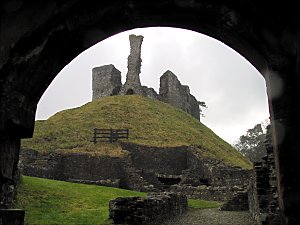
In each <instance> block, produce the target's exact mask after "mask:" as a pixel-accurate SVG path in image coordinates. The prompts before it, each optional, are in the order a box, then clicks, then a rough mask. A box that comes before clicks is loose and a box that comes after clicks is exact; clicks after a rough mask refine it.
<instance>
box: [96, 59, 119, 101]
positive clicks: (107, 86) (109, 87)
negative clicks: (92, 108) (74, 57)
mask: <svg viewBox="0 0 300 225" xmlns="http://www.w3.org/2000/svg"><path fill="white" fill-rule="evenodd" d="M92 77H93V81H92V89H93V98H92V99H93V100H95V99H98V98H101V97H105V96H111V95H117V94H119V92H120V89H121V87H122V82H121V72H120V71H119V70H117V69H116V68H115V67H114V66H113V65H111V64H110V65H105V66H100V67H95V68H93V69H92Z"/></svg>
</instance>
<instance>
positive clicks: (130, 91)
mask: <svg viewBox="0 0 300 225" xmlns="http://www.w3.org/2000/svg"><path fill="white" fill-rule="evenodd" d="M126 95H134V91H133V90H132V89H128V90H127V92H126Z"/></svg>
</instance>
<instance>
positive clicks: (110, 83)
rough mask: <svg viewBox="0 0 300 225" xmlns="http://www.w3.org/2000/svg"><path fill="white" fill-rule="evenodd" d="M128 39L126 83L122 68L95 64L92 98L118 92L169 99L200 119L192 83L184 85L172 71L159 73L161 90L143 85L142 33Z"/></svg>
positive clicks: (167, 100)
mask: <svg viewBox="0 0 300 225" xmlns="http://www.w3.org/2000/svg"><path fill="white" fill-rule="evenodd" d="M129 41H130V55H129V56H128V66H127V67H128V72H127V75H126V82H125V84H124V85H122V83H121V72H120V71H119V70H117V69H116V68H115V67H114V66H113V65H105V66H101V67H95V68H93V70H92V71H93V82H92V86H93V100H95V99H97V98H101V97H105V96H111V95H117V94H121V95H131V94H139V95H143V96H146V97H149V98H152V99H158V100H160V101H163V102H165V103H168V104H170V105H172V106H174V107H176V108H179V109H181V110H183V111H185V112H187V113H189V114H191V115H192V116H193V117H195V118H196V119H198V120H200V109H199V103H198V101H197V99H196V98H195V96H193V95H192V94H190V89H189V87H188V86H187V85H182V84H181V83H180V81H179V80H178V78H177V77H176V75H175V74H174V73H172V72H171V71H169V70H168V71H166V72H165V73H164V74H163V75H162V76H161V77H160V88H159V94H157V93H156V91H155V90H154V89H153V88H149V87H147V86H142V85H141V81H140V73H141V62H142V59H141V47H142V42H143V36H136V35H133V34H131V35H129Z"/></svg>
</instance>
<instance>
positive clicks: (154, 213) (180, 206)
mask: <svg viewBox="0 0 300 225" xmlns="http://www.w3.org/2000/svg"><path fill="white" fill-rule="evenodd" d="M187 206H188V204H187V197H186V196H184V195H181V194H176V193H171V192H163V193H151V194H150V195H148V196H147V197H127V198H116V199H115V200H111V201H110V202H109V217H110V219H112V220H113V222H114V224H132V225H144V224H154V223H157V222H160V221H162V220H164V219H166V218H170V217H174V216H179V215H181V214H183V213H184V212H185V211H186V210H187Z"/></svg>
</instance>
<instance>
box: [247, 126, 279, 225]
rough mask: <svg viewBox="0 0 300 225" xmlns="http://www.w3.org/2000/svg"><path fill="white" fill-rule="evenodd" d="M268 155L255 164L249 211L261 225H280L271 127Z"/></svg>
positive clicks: (267, 145) (267, 144)
mask: <svg viewBox="0 0 300 225" xmlns="http://www.w3.org/2000/svg"><path fill="white" fill-rule="evenodd" d="M265 145H266V150H267V155H266V156H265V157H263V159H262V162H257V163H254V171H253V174H252V176H251V180H250V184H249V186H248V193H249V211H250V213H251V215H252V217H253V218H254V219H255V220H256V221H257V222H258V223H259V224H261V225H280V224H281V220H280V212H279V204H278V192H277V185H276V171H275V160H274V153H273V146H272V140H271V130H270V126H269V127H268V129H267V136H266V141H265Z"/></svg>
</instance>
